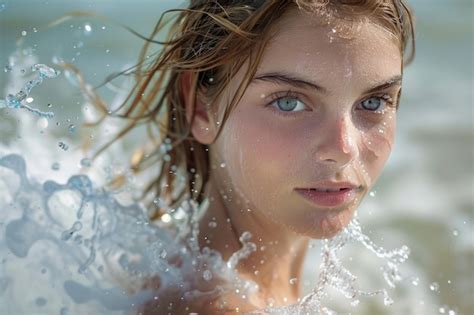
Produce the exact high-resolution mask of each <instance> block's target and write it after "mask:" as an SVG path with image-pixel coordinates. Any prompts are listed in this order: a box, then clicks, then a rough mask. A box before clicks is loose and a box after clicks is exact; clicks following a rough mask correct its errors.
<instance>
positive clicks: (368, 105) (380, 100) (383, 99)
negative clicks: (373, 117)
mask: <svg viewBox="0 0 474 315" xmlns="http://www.w3.org/2000/svg"><path fill="white" fill-rule="evenodd" d="M390 100H391V97H390V96H389V95H384V96H373V97H370V98H368V99H365V100H363V101H362V102H361V103H360V104H361V106H362V108H363V109H366V110H369V111H373V112H382V111H383V110H384V109H385V107H386V106H387V103H389V102H390Z"/></svg>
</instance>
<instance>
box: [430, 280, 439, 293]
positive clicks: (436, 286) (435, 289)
mask: <svg viewBox="0 0 474 315" xmlns="http://www.w3.org/2000/svg"><path fill="white" fill-rule="evenodd" d="M430 290H431V291H433V292H438V291H439V284H438V283H437V282H433V283H431V284H430Z"/></svg>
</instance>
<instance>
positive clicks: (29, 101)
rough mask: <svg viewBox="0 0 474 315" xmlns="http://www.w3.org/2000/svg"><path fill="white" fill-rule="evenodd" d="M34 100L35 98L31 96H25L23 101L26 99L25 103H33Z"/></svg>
mask: <svg viewBox="0 0 474 315" xmlns="http://www.w3.org/2000/svg"><path fill="white" fill-rule="evenodd" d="M34 100H35V99H34V98H32V97H27V98H26V100H25V101H26V102H27V103H33V101H34Z"/></svg>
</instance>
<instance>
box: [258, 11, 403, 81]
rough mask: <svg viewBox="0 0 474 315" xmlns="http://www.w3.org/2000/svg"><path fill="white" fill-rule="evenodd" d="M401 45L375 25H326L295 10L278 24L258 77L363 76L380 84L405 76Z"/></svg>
mask: <svg viewBox="0 0 474 315" xmlns="http://www.w3.org/2000/svg"><path fill="white" fill-rule="evenodd" d="M401 66H402V56H401V52H400V48H399V42H398V40H397V39H396V38H395V37H394V36H393V35H392V34H391V33H390V32H389V31H388V30H386V29H384V28H383V27H382V26H380V25H378V24H377V23H375V22H373V21H369V20H366V21H358V22H352V21H347V20H342V19H339V18H334V19H332V20H331V21H329V22H327V23H326V22H324V23H321V19H319V18H318V16H317V15H316V16H313V15H310V14H308V13H305V12H303V11H301V10H298V9H292V10H290V11H289V12H287V13H286V14H285V16H284V17H282V19H281V20H280V21H279V22H278V23H277V24H276V25H275V32H274V35H273V37H272V38H271V40H270V41H269V43H268V44H267V46H266V48H265V52H264V55H263V58H262V60H261V64H260V65H259V70H258V72H265V71H278V70H281V71H287V72H288V71H292V72H295V71H296V72H298V73H301V74H303V75H306V76H307V77H308V78H310V77H315V78H317V79H323V78H328V79H331V78H332V79H336V80H340V78H344V77H347V76H348V73H350V74H351V77H352V76H358V78H359V79H365V80H366V81H373V82H378V81H380V80H383V79H386V78H388V77H391V76H394V75H397V74H400V73H401Z"/></svg>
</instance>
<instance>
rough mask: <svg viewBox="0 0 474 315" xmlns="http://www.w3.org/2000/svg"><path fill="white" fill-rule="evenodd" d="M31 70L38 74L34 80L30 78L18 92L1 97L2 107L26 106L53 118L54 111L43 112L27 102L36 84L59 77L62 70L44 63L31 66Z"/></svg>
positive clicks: (30, 109) (43, 115)
mask: <svg viewBox="0 0 474 315" xmlns="http://www.w3.org/2000/svg"><path fill="white" fill-rule="evenodd" d="M31 71H33V72H37V73H38V76H37V77H36V78H34V79H33V80H30V81H28V82H26V83H25V85H24V86H23V88H22V89H21V90H20V91H19V92H18V93H16V94H15V95H13V94H8V95H7V97H6V98H5V99H4V100H1V99H0V109H2V108H15V109H17V108H24V109H26V110H28V111H30V112H32V113H33V114H36V115H38V116H40V117H44V118H52V117H54V113H53V112H43V111H40V110H38V109H36V108H33V107H31V106H29V105H26V104H25V102H26V101H27V98H28V96H29V95H30V92H31V90H32V89H33V88H35V87H36V86H38V85H40V84H41V83H43V81H44V79H52V78H55V77H57V76H58V75H59V74H60V73H61V72H60V71H57V70H54V69H53V68H51V67H48V66H47V65H44V64H35V65H33V66H32V67H31Z"/></svg>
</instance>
